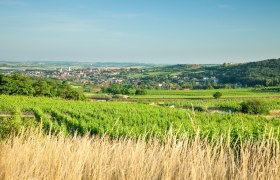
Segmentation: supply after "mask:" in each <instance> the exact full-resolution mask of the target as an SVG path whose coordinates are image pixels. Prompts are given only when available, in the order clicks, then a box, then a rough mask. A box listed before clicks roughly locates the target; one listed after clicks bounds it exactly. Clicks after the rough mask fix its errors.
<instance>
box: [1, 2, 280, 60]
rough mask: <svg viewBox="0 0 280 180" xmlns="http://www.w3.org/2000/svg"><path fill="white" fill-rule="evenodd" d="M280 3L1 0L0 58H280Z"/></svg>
mask: <svg viewBox="0 0 280 180" xmlns="http://www.w3.org/2000/svg"><path fill="white" fill-rule="evenodd" d="M279 17H280V1H277V0H271V1H263V0H246V1H244V0H236V1H230V0H195V1H191V0H186V1H183V0H172V1H170V0H154V1H151V0H141V1H140V0H139V1H132V0H118V1H114V0H106V1H102V0H91V1H90V0H83V1H77V0H49V1H35V0H25V1H23V0H0V24H1V26H0V60H13V61H20V60H28V61H34V60H43V61H56V60H57V61H93V62H139V63H141V62H142V63H155V64H161V63H162V64H166V63H167V64H212V63H223V62H238V63H239V62H247V61H257V60H263V59H270V58H279V57H280V41H279V39H280V23H279Z"/></svg>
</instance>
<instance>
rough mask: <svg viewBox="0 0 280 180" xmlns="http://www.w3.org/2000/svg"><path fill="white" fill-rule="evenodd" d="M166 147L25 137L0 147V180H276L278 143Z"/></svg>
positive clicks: (202, 142) (170, 142)
mask: <svg viewBox="0 0 280 180" xmlns="http://www.w3.org/2000/svg"><path fill="white" fill-rule="evenodd" d="M228 141H229V139H227V138H226V139H224V138H222V137H221V138H220V140H218V141H215V142H214V141H213V142H209V141H207V140H206V139H201V138H199V136H197V137H195V138H188V137H185V138H182V139H180V140H176V139H175V138H172V137H171V136H170V137H168V138H167V140H166V142H165V143H160V142H159V141H157V140H149V141H145V140H142V139H138V140H133V139H129V138H121V139H115V140H110V139H109V138H108V137H106V136H104V137H89V136H84V137H76V136H74V137H64V136H62V135H58V136H53V135H42V134H41V133H34V132H25V133H21V134H19V135H14V136H11V137H10V138H8V139H6V140H4V141H3V142H2V143H1V148H0V178H1V179H67V180H68V179H75V180H76V179H145V180H146V179H280V150H279V141H278V140H273V139H270V140H262V141H259V142H252V141H247V142H246V143H244V144H241V145H240V146H239V147H240V151H239V152H237V151H236V148H232V147H230V145H229V143H228Z"/></svg>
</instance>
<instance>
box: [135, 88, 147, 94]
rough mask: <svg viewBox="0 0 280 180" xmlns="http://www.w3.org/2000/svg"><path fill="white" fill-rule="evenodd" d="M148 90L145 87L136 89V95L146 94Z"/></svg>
mask: <svg viewBox="0 0 280 180" xmlns="http://www.w3.org/2000/svg"><path fill="white" fill-rule="evenodd" d="M146 94H147V91H146V90H145V89H136V91H135V95H146Z"/></svg>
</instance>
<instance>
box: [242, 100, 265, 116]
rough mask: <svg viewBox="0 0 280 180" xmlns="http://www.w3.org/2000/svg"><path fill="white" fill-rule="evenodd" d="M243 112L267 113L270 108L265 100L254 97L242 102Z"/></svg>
mask: <svg viewBox="0 0 280 180" xmlns="http://www.w3.org/2000/svg"><path fill="white" fill-rule="evenodd" d="M241 112H243V113H248V114H266V113H268V108H267V106H266V105H265V103H264V102H263V101H261V100H257V99H254V100H248V101H246V102H243V103H241Z"/></svg>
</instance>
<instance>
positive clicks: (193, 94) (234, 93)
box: [132, 88, 280, 98]
mask: <svg viewBox="0 0 280 180" xmlns="http://www.w3.org/2000/svg"><path fill="white" fill-rule="evenodd" d="M217 91H219V92H221V93H222V98H242V97H269V96H276V97H280V92H279V91H269V89H268V90H267V91H264V90H256V89H255V88H240V89H210V90H147V94H146V95H140V96H132V97H133V98H213V96H212V95H213V94H214V93H215V92H217Z"/></svg>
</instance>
